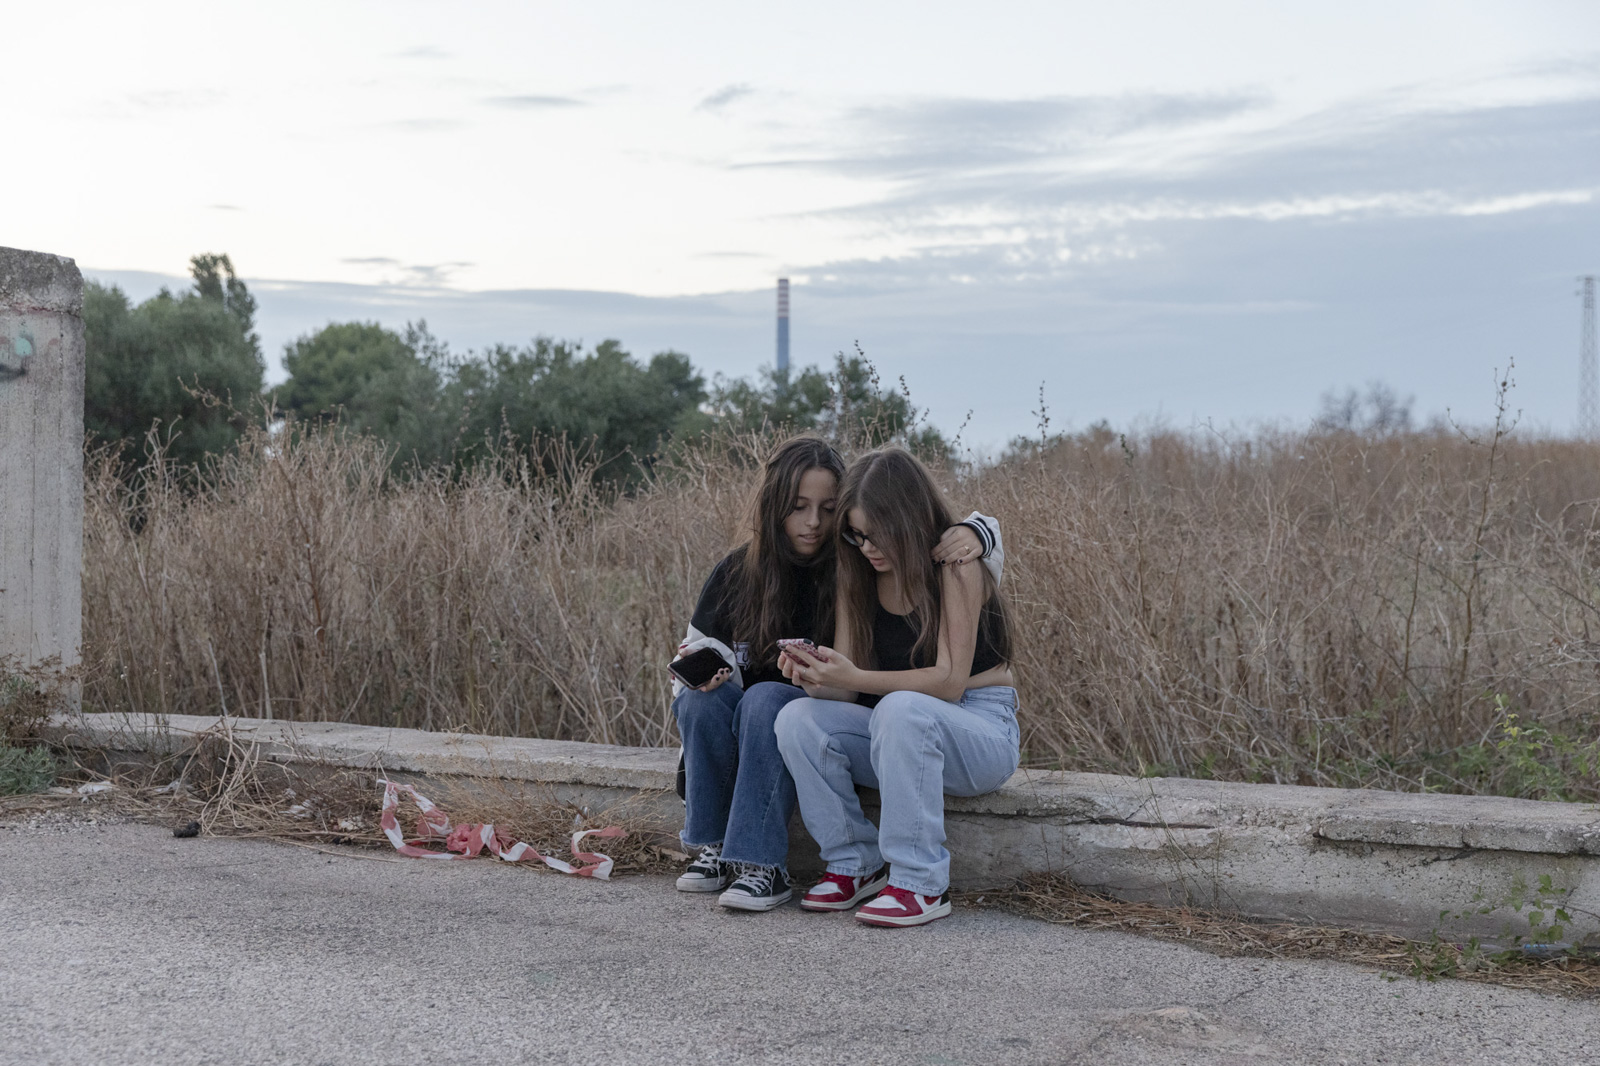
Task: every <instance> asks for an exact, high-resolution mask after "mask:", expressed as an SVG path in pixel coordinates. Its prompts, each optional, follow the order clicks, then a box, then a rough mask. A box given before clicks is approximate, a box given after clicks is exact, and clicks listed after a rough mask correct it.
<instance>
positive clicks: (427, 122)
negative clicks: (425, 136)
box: [389, 118, 467, 133]
mask: <svg viewBox="0 0 1600 1066" xmlns="http://www.w3.org/2000/svg"><path fill="white" fill-rule="evenodd" d="M389 125H390V126H391V127H393V128H394V129H397V130H403V131H404V132H406V133H453V132H454V131H456V130H462V129H466V128H467V123H466V122H465V121H463V120H462V119H459V118H401V119H395V120H394V121H393V122H390V123H389Z"/></svg>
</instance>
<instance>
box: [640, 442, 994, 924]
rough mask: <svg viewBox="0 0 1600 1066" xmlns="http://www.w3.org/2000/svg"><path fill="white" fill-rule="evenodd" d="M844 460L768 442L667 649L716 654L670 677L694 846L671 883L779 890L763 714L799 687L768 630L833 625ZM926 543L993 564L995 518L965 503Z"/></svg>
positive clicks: (777, 765)
mask: <svg viewBox="0 0 1600 1066" xmlns="http://www.w3.org/2000/svg"><path fill="white" fill-rule="evenodd" d="M843 474H844V460H843V459H842V458H840V456H839V453H838V452H837V451H835V450H834V448H833V447H832V446H831V445H829V444H828V443H827V442H826V441H824V440H822V439H821V438H818V437H810V436H804V437H796V438H793V439H791V440H789V441H787V442H785V443H784V444H783V445H782V446H780V447H779V448H778V449H777V451H776V452H774V453H773V455H772V456H771V458H769V459H768V460H767V462H766V464H765V467H764V469H763V471H762V477H761V485H760V487H759V489H758V490H757V492H756V497H755V501H754V506H753V507H752V508H751V516H750V521H749V523H748V529H747V534H748V536H747V539H746V540H745V542H744V543H743V544H742V545H740V546H739V547H738V548H736V549H735V550H734V551H733V552H731V553H730V554H729V555H728V556H727V557H725V558H724V559H723V560H722V561H721V562H719V563H717V565H716V567H715V568H714V569H713V570H712V571H711V576H710V577H708V578H707V579H706V583H705V587H704V588H703V589H701V592H700V599H699V602H698V604H697V605H696V606H695V611H694V616H693V618H692V619H691V621H690V623H689V630H688V633H687V635H686V636H685V637H684V641H683V643H682V645H680V646H679V648H678V656H679V658H683V657H686V656H688V655H690V654H693V653H694V652H697V651H700V650H702V649H706V648H710V649H712V650H714V651H715V652H716V653H717V654H718V655H720V656H721V657H722V659H723V661H724V662H725V663H726V667H725V668H724V669H722V670H720V671H719V672H718V673H717V674H716V675H715V676H713V677H712V679H711V680H710V681H708V682H707V683H705V684H704V685H701V686H699V687H698V688H688V687H685V686H683V685H682V684H680V683H678V682H676V681H675V682H674V687H675V688H676V690H677V691H676V693H675V696H674V699H673V702H672V710H673V713H674V714H675V715H676V716H677V720H678V732H679V734H680V735H681V737H682V738H683V781H682V789H681V790H682V793H683V797H684V805H685V815H684V828H683V833H682V840H683V843H684V845H685V847H686V848H688V849H695V850H697V851H698V854H697V855H696V857H695V858H694V859H693V861H692V862H691V863H690V866H689V868H688V870H687V871H686V872H685V873H684V874H683V876H682V877H680V878H678V888H679V890H681V891H684V892H718V891H720V892H722V895H721V896H720V897H719V901H720V902H721V903H722V904H723V905H724V906H727V907H732V908H735V909H739V910H756V911H764V910H770V909H771V908H773V907H776V906H778V905H780V904H782V903H784V902H785V901H786V900H788V899H789V897H790V895H791V894H792V890H791V888H790V886H789V879H788V872H787V869H786V868H785V865H784V864H785V859H786V858H787V856H788V853H789V819H790V817H791V816H792V815H793V813H794V809H795V790H794V780H793V779H792V778H791V777H790V776H789V772H788V770H787V769H786V768H785V767H784V763H783V757H782V755H781V754H780V753H779V752H778V745H777V739H776V736H775V735H774V733H773V723H774V722H775V721H776V719H777V716H778V712H779V711H780V710H782V709H783V707H784V705H785V704H787V703H789V702H790V701H791V700H795V699H799V698H800V697H802V696H804V695H805V693H804V692H803V691H802V690H801V689H799V688H796V687H795V686H794V685H791V684H789V683H788V682H787V680H786V679H785V677H784V675H783V672H782V670H781V668H780V667H779V664H778V658H779V655H778V647H777V641H778V640H780V639H786V638H798V639H805V640H816V639H818V637H819V635H823V634H826V633H830V632H832V630H833V623H832V600H833V587H834V560H835V547H834V544H835V536H834V532H835V531H834V511H835V510H836V506H837V501H838V495H839V479H840V478H841V477H842V476H843ZM927 554H928V562H929V565H930V566H931V565H936V564H937V563H946V562H948V563H963V562H967V561H970V560H975V559H979V558H983V557H985V556H989V555H992V556H993V560H992V561H993V563H994V564H995V565H998V562H999V558H1000V555H1001V553H1000V551H999V527H998V526H997V525H995V524H994V521H993V519H986V518H984V517H983V516H982V515H978V514H976V513H974V514H973V515H972V517H971V518H969V519H968V521H967V522H966V523H962V524H957V523H954V522H951V523H949V524H948V528H947V529H946V530H941V536H940V537H935V538H934V542H933V543H931V544H930V545H929V551H928V553H927ZM986 561H987V560H986ZM953 568H956V569H967V568H966V567H953ZM730 882H732V884H731V885H730Z"/></svg>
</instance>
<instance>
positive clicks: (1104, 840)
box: [51, 715, 1600, 942]
mask: <svg viewBox="0 0 1600 1066" xmlns="http://www.w3.org/2000/svg"><path fill="white" fill-rule="evenodd" d="M223 721H224V720H223V719H220V718H209V717H185V716H177V715H174V716H172V717H169V718H153V717H135V716H119V715H77V716H70V717H66V716H64V717H62V718H59V719H58V720H57V721H56V722H55V723H54V725H53V727H52V732H51V735H52V736H53V738H54V739H56V740H57V741H58V742H61V743H65V744H72V745H77V746H81V747H89V748H96V749H116V750H120V751H143V752H168V753H171V752H177V751H181V750H183V748H184V747H185V745H187V744H189V743H191V741H192V738H193V737H194V736H196V735H198V734H200V733H203V732H205V731H207V730H210V729H213V728H216V727H217V726H218V725H219V723H221V722H223ZM227 721H228V722H229V725H230V728H232V730H233V731H234V735H235V737H236V738H239V739H246V738H248V739H249V740H251V741H253V742H254V743H257V744H258V745H260V749H259V750H260V751H261V754H262V755H263V756H264V757H265V758H267V759H270V760H273V761H275V762H279V763H282V764H284V765H302V766H308V765H311V764H324V765H333V766H347V767H358V768H363V769H371V770H382V771H384V772H386V773H404V774H415V775H419V777H421V778H422V779H424V780H427V781H441V780H444V779H460V778H472V779H474V780H479V781H481V780H484V779H498V780H501V781H504V782H506V783H507V784H508V785H516V786H521V785H532V784H538V785H540V787H542V788H545V789H547V790H553V791H552V792H551V794H552V795H557V796H560V797H564V800H563V801H570V802H575V803H577V804H578V805H579V806H587V807H589V808H590V810H591V812H592V813H599V812H601V811H604V810H607V809H612V808H618V809H619V810H620V809H624V808H623V805H626V804H631V805H632V806H631V807H628V808H626V809H629V810H634V811H647V812H649V815H650V817H651V818H652V819H653V820H654V821H653V823H652V824H655V825H658V826H660V827H661V831H662V833H663V836H664V837H667V838H669V839H670V837H671V836H672V835H673V834H674V833H675V832H676V830H677V829H679V828H681V826H682V824H683V823H682V817H683V808H682V806H681V804H680V803H679V801H678V799H677V797H676V796H675V795H674V794H673V793H672V787H673V778H674V773H675V770H676V767H677V757H678V753H677V749H675V748H671V749H668V748H622V747H612V746H607V745H599V744H579V743H574V742H570V741H551V740H523V739H515V738H506V737H486V736H471V735H461V734H445V733H424V732H420V731H417V730H409V729H381V728H375V727H371V726H351V725H339V724H334V723H292V722H282V721H276V722H269V721H262V720H256V719H241V718H235V719H228V720H227ZM862 801H863V805H864V806H865V807H866V809H867V812H868V814H869V815H873V814H874V813H875V812H876V810H877V807H878V797H877V794H876V793H875V792H872V791H871V790H863V794H862ZM945 832H946V837H947V845H948V847H949V848H950V851H951V856H952V859H951V883H952V885H953V887H956V888H963V889H982V888H991V887H993V888H998V887H1003V886H1005V885H1007V884H1010V883H1012V882H1014V881H1015V880H1016V878H1018V877H1020V876H1023V875H1025V874H1030V873H1056V874H1065V875H1067V876H1070V877H1071V878H1072V879H1073V880H1075V881H1077V882H1078V883H1079V884H1082V885H1085V886H1088V887H1090V888H1094V889H1098V890H1101V891H1104V892H1107V893H1109V894H1111V895H1114V896H1117V897H1120V898H1123V899H1130V900H1148V901H1153V902H1158V903H1164V904H1187V905H1192V906H1196V907H1202V908H1206V909H1211V910H1222V911H1230V912H1234V913H1238V914H1241V915H1245V916H1248V917H1253V918H1261V919H1273V920H1289V921H1298V922H1311V923H1318V924H1324V925H1333V926H1340V927H1344V928H1352V929H1364V930H1370V931H1377V932H1392V933H1399V934H1401V935H1404V936H1410V937H1415V938H1425V937H1427V936H1428V935H1429V934H1430V933H1431V932H1433V931H1434V930H1438V931H1439V932H1440V933H1441V935H1445V936H1449V937H1454V938H1457V939H1464V938H1465V937H1467V936H1473V935H1475V936H1478V937H1480V938H1482V939H1484V940H1486V941H1490V942H1495V941H1501V940H1506V939H1509V938H1510V937H1514V936H1516V935H1526V934H1527V932H1528V926H1527V921H1526V918H1525V916H1524V915H1523V914H1519V913H1517V912H1516V911H1514V910H1513V909H1512V908H1511V907H1510V906H1501V907H1500V908H1498V909H1497V910H1495V911H1494V912H1493V913H1490V914H1477V913H1475V912H1476V911H1477V910H1478V909H1479V908H1480V907H1481V906H1482V905H1483V904H1484V903H1486V902H1487V903H1494V902H1497V901H1509V900H1510V899H1512V898H1513V897H1515V896H1516V895H1518V893H1519V891H1520V892H1521V894H1523V895H1524V896H1525V895H1527V894H1528V890H1529V889H1533V888H1536V887H1537V885H1538V883H1539V879H1540V878H1541V877H1542V876H1548V877H1549V878H1550V879H1551V883H1552V885H1553V887H1554V889H1555V890H1556V891H1557V892H1559V893H1561V899H1562V902H1563V904H1564V906H1565V907H1566V908H1567V910H1569V911H1570V912H1572V914H1573V916H1574V920H1573V922H1572V923H1571V925H1570V927H1569V937H1570V938H1571V939H1574V940H1580V939H1583V938H1585V937H1594V938H1600V852H1597V847H1600V844H1597V836H1600V811H1597V810H1596V808H1595V807H1593V806H1591V805H1587V804H1569V803H1540V802H1536V801H1533V800H1515V799H1503V798H1499V797H1494V796H1445V795H1415V794H1411V793H1401V792H1378V791H1367V790H1357V789H1336V788H1299V787H1295V786H1289V785H1246V784H1237V783H1231V782H1219V781H1191V780H1184V779H1176V778H1128V777H1115V776H1112V775H1109V774H1074V773H1061V772H1055V771H1042V770H1023V771H1019V772H1018V773H1017V774H1016V775H1014V776H1013V777H1012V778H1011V780H1010V781H1009V782H1007V783H1006V784H1005V785H1004V786H1002V787H1001V788H999V789H997V790H996V791H994V792H991V793H989V794H987V795H984V796H976V797H972V798H958V797H950V798H949V799H948V800H947V801H946V813H945ZM790 841H791V851H790V856H789V865H790V870H791V872H793V873H794V874H795V876H796V878H797V879H799V880H800V881H801V882H802V883H804V882H805V881H806V880H807V879H809V878H811V877H814V876H815V875H816V874H817V873H819V872H820V870H821V865H820V862H819V860H818V856H817V848H816V845H815V843H813V842H812V841H811V840H810V839H809V837H808V836H807V835H806V834H805V832H804V831H803V828H802V826H801V823H800V822H799V820H798V819H796V821H795V823H794V824H793V825H792V826H791V828H790ZM1441 912H1447V914H1448V915H1454V914H1456V913H1457V912H1466V915H1465V917H1459V918H1457V917H1453V916H1447V917H1445V918H1441Z"/></svg>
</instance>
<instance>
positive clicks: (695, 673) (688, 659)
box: [667, 648, 728, 688]
mask: <svg viewBox="0 0 1600 1066" xmlns="http://www.w3.org/2000/svg"><path fill="white" fill-rule="evenodd" d="M727 668H728V661H727V660H726V659H724V658H723V657H722V656H721V655H720V654H718V653H717V651H716V649H714V648H701V649H700V650H699V651H697V652H695V653H694V654H693V655H687V656H685V657H683V658H682V659H679V660H678V661H677V662H675V663H669V664H668V666H667V669H668V670H671V671H672V672H673V673H674V674H676V675H677V677H678V680H679V681H682V682H683V683H684V684H685V685H688V686H689V687H690V688H699V687H700V686H701V685H703V684H705V683H706V682H707V681H710V680H711V679H712V678H713V677H716V676H717V671H718V670H726V669H727ZM697 679H698V680H697Z"/></svg>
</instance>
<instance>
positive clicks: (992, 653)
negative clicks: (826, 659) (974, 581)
mask: <svg viewBox="0 0 1600 1066" xmlns="http://www.w3.org/2000/svg"><path fill="white" fill-rule="evenodd" d="M916 644H917V631H916V630H915V629H914V628H912V625H911V618H910V616H909V615H903V614H891V613H890V612H889V611H886V610H884V608H883V604H881V603H880V604H878V612H877V613H876V614H874V615H873V616H872V655H873V658H874V659H876V660H877V669H879V670H922V669H926V668H927V667H930V666H933V665H935V664H936V663H937V662H938V661H939V652H938V648H936V647H929V648H924V649H922V651H920V652H918V653H917V655H916V656H915V657H913V656H912V654H911V651H912V649H913V648H915V647H916ZM1002 662H1004V660H1003V659H1001V658H1000V653H999V652H998V651H996V650H995V646H994V641H993V639H992V637H991V635H990V632H989V627H988V626H987V625H979V626H978V643H977V646H976V647H974V648H973V650H972V670H971V671H970V674H971V676H973V677H976V676H978V675H979V674H981V673H983V672H984V671H985V670H992V669H994V668H995V667H997V666H999V665H1000V664H1001V663H1002ZM881 699H883V697H882V696H876V695H870V694H867V693H862V694H861V695H860V696H859V697H857V699H856V702H857V703H860V704H862V705H863V706H866V707H876V706H877V705H878V701H879V700H881Z"/></svg>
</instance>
